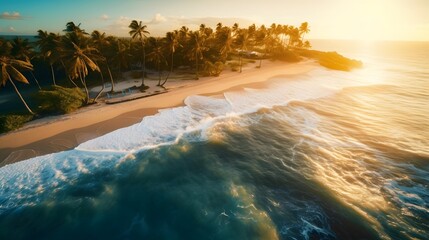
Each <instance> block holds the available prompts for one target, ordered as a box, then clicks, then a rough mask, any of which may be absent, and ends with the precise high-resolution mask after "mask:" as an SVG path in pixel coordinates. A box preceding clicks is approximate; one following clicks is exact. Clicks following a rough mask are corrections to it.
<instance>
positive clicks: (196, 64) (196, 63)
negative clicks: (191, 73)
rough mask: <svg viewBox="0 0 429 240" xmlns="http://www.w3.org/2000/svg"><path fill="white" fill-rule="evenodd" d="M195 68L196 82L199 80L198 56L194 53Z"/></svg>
mask: <svg viewBox="0 0 429 240" xmlns="http://www.w3.org/2000/svg"><path fill="white" fill-rule="evenodd" d="M195 67H196V69H197V70H196V72H195V73H196V80H198V79H200V78H199V76H198V54H197V53H195Z"/></svg>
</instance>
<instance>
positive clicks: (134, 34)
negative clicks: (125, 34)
mask: <svg viewBox="0 0 429 240" xmlns="http://www.w3.org/2000/svg"><path fill="white" fill-rule="evenodd" d="M128 27H129V28H130V29H131V30H130V32H129V34H130V35H131V38H132V39H139V40H140V42H141V45H142V53H143V61H142V85H141V86H142V87H144V86H145V84H144V75H145V72H146V51H145V38H146V37H147V35H146V34H149V32H148V31H147V30H146V28H147V26H146V25H143V24H142V21H140V22H137V21H136V20H133V21H132V22H131V23H130V25H129V26H128Z"/></svg>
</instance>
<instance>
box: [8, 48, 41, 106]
mask: <svg viewBox="0 0 429 240" xmlns="http://www.w3.org/2000/svg"><path fill="white" fill-rule="evenodd" d="M0 68H1V71H0V84H1V85H3V86H5V85H6V82H7V81H9V82H10V83H11V84H12V86H13V88H14V89H15V92H16V94H17V95H18V96H19V98H20V99H21V101H22V103H23V104H24V106H25V108H27V110H28V112H30V113H31V114H34V112H33V111H32V110H31V108H30V107H29V106H28V104H27V102H26V101H25V100H24V98H23V97H22V95H21V93H20V92H19V90H18V88H17V87H16V85H15V83H14V82H13V80H12V79H14V80H16V81H18V82H22V83H26V84H28V80H27V78H25V76H24V75H22V73H21V72H20V71H19V70H18V68H19V69H23V70H29V71H31V70H33V65H32V64H31V63H30V62H26V61H22V60H17V59H13V58H11V57H8V56H6V55H2V56H0Z"/></svg>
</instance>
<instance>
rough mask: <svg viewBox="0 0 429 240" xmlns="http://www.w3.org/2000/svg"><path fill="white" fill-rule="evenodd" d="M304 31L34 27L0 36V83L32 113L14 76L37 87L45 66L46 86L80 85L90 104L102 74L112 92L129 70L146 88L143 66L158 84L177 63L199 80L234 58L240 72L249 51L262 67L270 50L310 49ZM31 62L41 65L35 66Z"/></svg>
mask: <svg viewBox="0 0 429 240" xmlns="http://www.w3.org/2000/svg"><path fill="white" fill-rule="evenodd" d="M308 32H309V27H308V24H307V23H306V22H305V23H302V24H301V25H300V26H299V27H294V26H291V25H280V24H272V25H271V26H269V27H266V26H265V25H261V26H256V25H255V24H253V25H251V26H249V27H245V28H240V27H239V25H238V24H234V25H233V26H231V27H229V26H224V25H223V24H222V23H218V24H217V25H216V27H215V28H214V29H213V28H210V27H207V26H206V25H204V24H201V25H200V27H199V29H197V30H190V29H189V28H188V27H186V26H183V27H181V28H180V29H177V30H174V31H170V32H167V33H166V35H165V36H164V37H152V36H150V32H149V30H148V28H147V26H146V25H144V24H142V22H141V21H136V20H133V21H132V22H131V23H130V25H129V34H130V38H118V37H115V36H110V35H106V33H101V32H100V31H97V30H95V31H93V32H92V33H87V32H86V31H85V30H84V29H82V28H81V27H80V24H79V25H76V24H74V23H73V22H69V23H67V24H66V28H65V29H64V30H63V33H62V34H57V33H52V32H47V31H43V30H38V32H37V36H36V38H37V40H36V41H35V42H34V43H33V42H29V40H28V39H22V38H19V37H18V38H15V39H13V40H4V39H0V66H1V72H0V84H1V85H3V86H4V85H6V84H10V85H11V86H13V88H14V90H15V92H16V93H17V94H18V95H19V97H20V99H21V101H22V102H23V104H24V105H25V107H26V108H27V110H28V111H29V112H30V113H32V114H33V113H34V112H33V111H32V110H31V109H30V107H29V106H28V104H27V103H26V101H25V100H24V98H23V97H22V96H21V94H20V92H19V90H18V88H17V85H16V84H15V81H17V82H21V83H27V84H28V83H29V82H30V81H31V82H33V81H34V83H35V84H36V85H37V86H38V88H39V89H41V88H42V86H41V85H40V82H39V81H38V76H37V74H34V70H35V68H36V67H37V68H46V69H43V70H41V71H43V72H49V75H50V78H51V80H50V81H51V83H50V85H54V86H56V85H58V84H62V85H66V86H71V87H77V88H81V89H83V91H84V92H85V95H86V99H85V103H86V104H89V103H91V102H95V101H97V99H98V97H99V96H100V95H101V93H102V92H103V91H104V90H105V89H104V88H105V84H104V83H105V81H106V80H105V79H108V80H107V81H108V82H110V91H111V92H114V91H115V82H117V81H120V80H121V79H122V74H123V73H124V72H126V71H129V70H133V69H141V86H140V87H141V89H142V90H144V89H146V88H147V85H146V84H145V78H146V76H147V69H151V70H155V71H157V72H158V85H159V86H164V85H165V84H166V83H167V81H168V79H169V78H170V77H171V73H172V72H174V71H175V70H176V69H177V68H178V67H187V68H189V69H192V70H193V71H194V73H195V78H196V79H198V78H199V77H200V75H201V72H204V73H205V74H208V75H219V74H220V72H221V71H222V68H223V65H224V64H226V63H227V62H229V61H237V62H238V64H239V70H238V71H239V72H242V66H243V58H244V57H249V52H253V51H254V52H256V53H258V54H257V55H256V56H253V57H254V58H257V59H259V61H260V62H259V67H261V66H262V60H263V59H266V58H268V57H269V56H271V54H272V53H273V52H277V53H278V52H284V51H290V50H293V49H297V48H310V47H311V46H310V43H309V41H305V40H304V37H305V34H307V33H308ZM34 62H37V63H43V64H37V65H34ZM35 66H36V67H35ZM58 75H61V76H62V78H63V79H62V80H61V81H58ZM89 75H90V78H89V77H88V76H89ZM29 79H30V80H29ZM88 79H90V80H88ZM64 80H65V81H64ZM96 81H97V82H96ZM60 82H61V83H60ZM96 84H101V85H102V89H101V90H100V92H99V93H98V94H97V96H96V97H95V98H94V99H91V98H90V94H89V90H88V85H96Z"/></svg>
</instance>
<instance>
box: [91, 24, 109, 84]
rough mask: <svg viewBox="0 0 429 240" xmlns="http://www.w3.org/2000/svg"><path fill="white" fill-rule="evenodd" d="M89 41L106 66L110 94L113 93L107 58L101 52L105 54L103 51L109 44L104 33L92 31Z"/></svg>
mask: <svg viewBox="0 0 429 240" xmlns="http://www.w3.org/2000/svg"><path fill="white" fill-rule="evenodd" d="M91 40H92V43H93V45H94V46H95V47H96V48H97V50H98V52H99V53H100V55H101V56H102V58H101V59H103V60H104V64H105V65H106V68H107V72H108V73H109V76H110V84H111V88H110V92H114V87H115V83H114V82H113V76H112V72H111V71H110V67H109V63H108V61H107V57H106V56H105V54H103V52H105V51H104V50H105V49H106V48H107V47H108V46H109V45H110V42H109V41H108V40H107V38H106V33H100V32H99V31H97V30H94V31H93V32H92V33H91Z"/></svg>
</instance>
